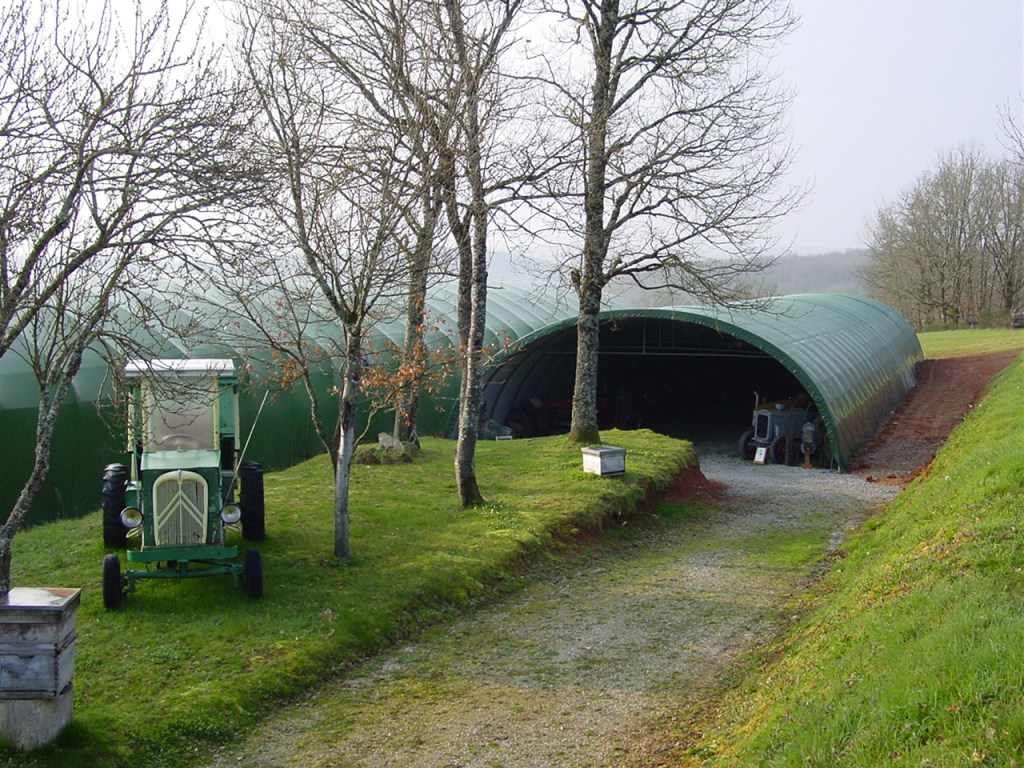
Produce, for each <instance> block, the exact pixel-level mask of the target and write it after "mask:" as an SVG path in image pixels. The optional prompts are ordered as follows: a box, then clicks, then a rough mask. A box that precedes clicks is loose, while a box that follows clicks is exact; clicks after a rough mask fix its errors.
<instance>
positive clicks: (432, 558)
mask: <svg viewBox="0 0 1024 768" xmlns="http://www.w3.org/2000/svg"><path fill="white" fill-rule="evenodd" d="M604 439H605V440H606V441H607V442H609V443H611V444H614V445H621V446H623V447H625V448H626V449H627V451H628V454H627V470H628V471H627V473H626V475H625V476H624V477H622V478H600V477H596V476H594V475H584V474H583V472H582V462H581V456H580V451H579V448H572V447H570V446H568V445H567V444H566V442H565V438H564V437H554V438H539V439H534V440H514V441H503V442H485V443H481V444H480V446H479V451H478V455H477V469H478V474H479V478H480V484H481V488H482V490H483V492H484V495H485V496H486V497H487V499H488V500H489V502H490V503H489V504H488V505H487V506H485V507H483V508H479V509H473V510H463V509H460V508H459V507H458V506H457V502H456V494H455V486H454V468H453V448H454V443H453V442H450V441H443V440H426V441H424V445H423V448H424V450H423V455H422V457H421V459H419V460H418V461H417V462H415V463H413V464H394V465H377V466H356V467H355V468H354V477H353V487H352V494H351V545H352V552H353V557H352V559H351V561H348V562H340V561H338V560H337V559H335V558H334V557H332V556H331V548H332V545H333V498H332V492H331V489H332V478H331V470H330V466H329V463H328V462H327V460H326V459H324V458H319V459H314V460H312V461H309V462H307V463H305V464H301V465H299V466H296V467H293V468H292V469H289V470H287V471H284V472H279V473H274V474H270V475H268V476H267V477H266V480H265V487H266V502H267V536H268V537H267V540H266V541H265V542H263V543H262V544H261V545H260V550H261V551H262V553H263V558H264V570H265V579H266V594H265V596H264V598H263V599H262V600H258V601H252V600H250V599H248V598H247V597H246V596H245V595H244V593H243V592H242V591H241V590H235V589H233V588H232V586H231V580H230V578H227V577H221V578H210V579H194V580H190V581H175V582H155V581H145V582H140V583H139V585H138V589H137V591H136V592H135V593H134V594H132V595H129V596H128V597H127V599H126V602H125V605H124V607H123V608H122V609H121V610H119V611H116V612H108V611H106V610H104V608H103V605H102V596H101V590H100V577H101V565H102V560H103V556H104V554H105V553H106V551H107V550H105V549H104V547H103V544H102V536H101V527H102V524H101V518H100V515H99V513H95V514H92V515H89V516H87V517H85V518H82V519H78V520H69V521H62V522H58V523H53V524H50V525H46V526H42V527H39V528H36V529H32V530H29V531H26V532H23V533H22V534H20V535H19V536H18V537H17V538H16V539H15V545H14V549H15V552H14V573H13V582H14V585H15V586H56V587H81V588H82V601H81V607H80V608H79V611H78V646H77V666H76V674H75V679H74V685H75V693H74V704H75V720H74V723H73V724H72V725H71V726H70V727H69V728H68V729H67V730H66V731H65V733H64V734H62V735H61V737H60V738H59V739H58V741H57V743H56V744H55V745H53V746H50V747H47V748H45V749H43V750H40V751H37V752H35V753H33V754H30V755H21V754H18V753H16V752H13V751H2V750H0V765H4V764H6V765H17V766H19V767H20V768H34V767H40V768H41V767H43V766H46V767H47V768H49V767H51V766H52V767H53V768H56V767H57V766H59V767H60V768H85V767H86V766H88V768H114V767H115V766H118V767H119V766H133V768H142V767H145V766H154V767H155V766H160V768H173V766H185V765H188V764H190V762H191V761H193V760H194V759H195V753H196V751H197V749H198V748H201V747H209V746H211V745H217V744H221V743H226V742H229V741H230V740H232V739H233V738H234V737H235V736H236V735H237V734H238V733H239V730H240V729H244V728H245V727H246V726H247V724H249V723H251V722H253V721H254V719H256V718H258V717H259V716H260V714H261V712H264V711H266V710H267V709H270V708H273V707H275V706H278V705H280V703H281V702H282V701H284V700H287V699H288V698H289V697H291V696H294V695H296V694H298V693H299V692H301V691H302V690H304V689H306V688H308V687H310V686H313V685H316V684H317V682H319V681H321V680H322V679H323V678H324V676H325V675H328V674H330V673H331V672H332V671H335V670H338V669H340V668H342V667H344V666H345V665H346V664H350V663H352V662H353V661H356V660H358V659H359V658H361V657H364V656H366V655H367V654H371V653H373V652H375V651H377V650H379V649H380V648H382V647H383V646H385V645H387V644H389V643H393V642H395V641H396V640H397V639H399V638H402V637H407V636H409V635H410V634H412V633H414V632H416V631H417V630H419V629H421V628H422V627H424V626H427V625H429V624H431V623H436V622H437V621H439V620H442V619H443V618H444V617H445V616H446V615H449V614H451V613H452V612H453V611H457V610H459V609H460V608H461V607H464V606H466V605H471V604H472V603H473V601H476V600H486V599H488V595H490V594H492V593H493V592H494V591H495V590H503V589H512V588H514V585H515V584H516V581H517V574H519V573H520V572H521V568H522V566H523V564H524V563H526V562H527V561H530V560H535V559H538V558H542V557H545V556H547V555H548V553H551V552H556V551H557V550H558V549H559V547H564V546H567V545H569V544H571V543H572V542H574V541H576V540H577V539H578V536H580V535H582V534H585V533H587V532H591V531H597V530H599V529H600V528H601V527H602V526H603V525H605V524H606V523H608V522H609V521H610V520H613V519H615V518H616V517H618V516H625V515H631V514H634V512H635V511H636V510H637V509H638V508H640V507H642V502H643V500H644V499H646V498H647V497H649V496H650V495H651V494H653V493H655V492H657V491H658V490H661V489H665V488H667V487H668V485H669V484H670V483H671V481H672V480H673V479H674V478H675V476H676V475H677V473H678V472H679V470H680V469H681V468H683V467H685V466H692V465H694V464H695V456H694V453H693V450H692V446H690V445H689V444H688V443H685V442H681V441H677V440H671V439H669V438H666V437H662V436H660V435H656V434H654V433H652V432H648V431H637V432H614V431H612V432H608V433H606V434H605V435H604ZM90 471H95V468H93V470H90ZM98 495H99V488H98V487H97V497H98ZM238 543H240V544H241V546H242V547H243V548H244V547H245V546H247V545H246V544H245V543H244V542H242V541H241V540H239V542H238Z"/></svg>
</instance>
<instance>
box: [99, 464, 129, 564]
mask: <svg viewBox="0 0 1024 768" xmlns="http://www.w3.org/2000/svg"><path fill="white" fill-rule="evenodd" d="M127 488H128V467H126V466H125V465H124V464H108V465H107V466H105V467H104V468H103V545H104V546H107V547H125V546H127V544H128V529H127V528H125V527H124V524H123V523H122V522H121V511H122V510H123V509H124V496H125V491H126V489H127Z"/></svg>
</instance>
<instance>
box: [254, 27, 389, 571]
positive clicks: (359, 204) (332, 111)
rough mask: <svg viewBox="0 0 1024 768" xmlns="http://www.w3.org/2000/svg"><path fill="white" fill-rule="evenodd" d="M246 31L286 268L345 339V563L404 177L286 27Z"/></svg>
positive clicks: (351, 98)
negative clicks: (373, 337)
mask: <svg viewBox="0 0 1024 768" xmlns="http://www.w3.org/2000/svg"><path fill="white" fill-rule="evenodd" d="M247 24H248V30H247V37H246V41H245V46H244V59H245V66H246V69H247V72H248V75H249V76H250V78H251V80H252V82H253V84H254V87H255V89H256V91H257V93H258V100H259V103H260V106H261V108H262V111H263V115H264V118H265V129H266V130H265V141H264V142H263V145H262V152H263V153H264V157H265V161H266V164H267V170H268V173H269V174H270V175H271V176H272V177H273V178H275V179H276V180H277V187H276V189H274V190H272V191H271V195H270V196H269V197H268V199H267V200H266V204H267V205H268V209H269V210H270V211H271V213H272V215H273V216H274V218H275V219H276V221H277V222H278V224H279V226H280V228H281V231H282V232H283V233H284V234H285V240H284V241H285V242H286V243H287V244H288V246H289V247H290V248H292V249H293V250H294V256H289V255H288V254H287V253H286V254H285V255H284V258H290V259H291V261H290V264H291V265H292V269H293V270H294V271H295V274H296V275H297V277H298V278H299V279H300V280H302V281H308V283H309V284H310V285H313V286H315V287H316V289H317V293H318V295H319V299H320V301H321V302H322V303H323V305H324V306H325V307H326V308H327V310H329V312H330V316H331V318H332V319H333V320H334V321H335V322H337V323H338V324H339V325H340V326H341V328H342V329H343V332H344V348H343V354H342V358H343V384H342V388H341V395H340V398H339V410H340V429H341V437H340V445H339V448H338V452H337V459H336V472H335V494H334V517H335V539H334V554H335V555H336V556H338V557H348V556H349V555H350V548H349V525H348V519H349V514H348V511H349V508H348V497H349V494H348V489H349V476H350V475H349V473H350V469H351V463H352V455H353V453H354V451H355V446H356V442H357V440H358V434H357V431H356V416H357V407H358V398H359V393H360V379H361V375H362V368H363V365H364V355H365V334H366V332H367V330H368V326H369V324H370V323H371V322H372V320H373V318H374V314H375V313H379V312H381V311H386V310H387V309H388V308H389V307H390V306H391V305H392V304H393V300H394V299H397V298H398V297H399V296H401V295H403V293H404V286H405V277H406V273H407V268H408V263H407V261H406V260H405V259H404V258H403V253H404V247H403V244H404V243H405V242H407V237H408V228H407V226H406V224H407V216H408V211H409V201H408V200H407V199H406V198H405V197H404V196H403V194H402V193H403V192H404V190H406V189H407V188H408V165H407V164H406V163H405V162H403V158H402V151H401V148H400V145H399V143H398V141H399V140H400V139H399V137H396V136H395V135H394V134H393V133H390V132H388V131H379V130H377V125H376V124H373V123H372V122H368V121H364V120H362V119H361V118H362V116H363V112H362V111H361V109H360V106H361V102H360V101H359V99H358V94H356V93H353V91H352V90H351V84H350V83H348V82H347V81H345V80H344V79H338V78H333V77H331V76H330V73H329V72H324V71H323V70H322V69H319V68H317V67H315V66H311V61H310V58H309V50H308V48H307V47H306V44H305V41H304V40H303V38H302V36H301V35H294V34H290V33H291V32H293V31H294V26H292V25H291V24H286V23H282V20H281V19H280V18H275V17H274V16H273V15H262V16H258V15H250V16H249V17H248V19H247ZM278 258H281V256H278ZM281 287H282V288H283V287H285V286H281ZM292 298H294V297H292Z"/></svg>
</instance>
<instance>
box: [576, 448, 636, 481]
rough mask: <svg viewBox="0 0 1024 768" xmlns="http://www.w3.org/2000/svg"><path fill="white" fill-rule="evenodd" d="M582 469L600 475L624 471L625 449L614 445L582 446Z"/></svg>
mask: <svg viewBox="0 0 1024 768" xmlns="http://www.w3.org/2000/svg"><path fill="white" fill-rule="evenodd" d="M581 450H582V451H583V471H584V472H587V473H589V474H592V475H601V476H602V477H609V476H612V477H614V476H615V475H623V474H625V473H626V449H625V448H616V447H615V446H614V445H592V446H590V447H587V448H582V449H581Z"/></svg>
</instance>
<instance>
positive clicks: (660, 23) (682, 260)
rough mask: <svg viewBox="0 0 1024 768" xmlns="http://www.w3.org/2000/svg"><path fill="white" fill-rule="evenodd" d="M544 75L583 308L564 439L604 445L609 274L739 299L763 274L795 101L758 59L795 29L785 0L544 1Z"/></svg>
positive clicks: (779, 204) (571, 263) (574, 280)
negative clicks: (559, 128) (737, 282)
mask: <svg viewBox="0 0 1024 768" xmlns="http://www.w3.org/2000/svg"><path fill="white" fill-rule="evenodd" d="M547 9H548V13H549V15H551V16H552V17H554V19H555V22H554V23H553V24H552V25H551V29H553V30H554V34H555V37H554V38H552V39H545V40H544V41H543V45H544V51H543V52H541V53H540V54H538V55H539V56H541V57H542V60H543V62H544V68H545V72H544V74H543V75H542V79H543V81H544V82H545V84H546V86H547V87H548V89H549V90H550V92H552V93H553V94H554V96H553V97H552V100H551V103H552V104H553V105H555V106H554V108H553V109H554V110H555V111H553V117H556V118H558V119H561V120H563V121H564V122H565V124H566V125H567V127H568V135H567V139H566V143H565V145H564V147H563V148H562V150H561V151H562V153H563V158H564V160H565V163H566V167H565V172H566V173H565V177H564V178H565V181H564V182H563V186H562V189H560V190H557V189H556V190H555V191H556V192H557V193H558V195H559V199H560V201H561V207H560V208H559V209H557V212H556V213H557V216H558V217H559V218H560V219H562V220H563V221H566V222H570V223H571V225H572V231H571V234H572V235H573V237H574V238H576V239H575V241H574V242H570V244H569V245H568V247H567V248H566V250H567V251H568V252H569V253H570V255H569V256H568V257H567V258H566V259H565V261H564V262H563V263H562V264H561V265H560V268H559V269H560V272H561V273H562V274H563V275H567V276H568V277H569V279H570V281H571V284H572V287H573V289H574V290H575V292H576V295H577V297H578V299H579V316H578V322H577V337H578V344H577V357H576V384H575V390H574V393H573V413H572V426H571V432H570V439H572V440H574V441H578V442H593V441H596V440H598V439H599V433H598V424H597V359H598V313H599V311H600V308H601V302H602V297H603V291H604V289H605V287H606V286H608V285H609V284H610V283H612V282H613V281H615V280H619V279H631V280H633V281H635V282H636V283H637V284H640V285H642V286H644V287H650V288H660V287H668V286H671V287H674V288H677V289H679V290H682V291H686V292H688V293H690V294H692V295H696V296H698V297H700V298H702V299H707V300H712V301H721V300H724V299H727V298H729V297H730V284H731V280H732V279H733V278H734V277H735V276H737V275H739V274H741V273H744V272H747V271H753V270H758V269H761V268H763V266H764V264H763V263H762V261H761V260H760V258H759V257H761V256H762V255H763V254H764V253H765V251H766V248H767V246H768V245H769V244H770V242H771V241H770V238H769V237H768V236H767V225H768V224H769V223H770V221H771V220H772V219H773V218H776V217H778V216H781V215H782V214H784V213H786V212H787V211H789V210H790V209H791V208H792V206H793V204H794V202H795V197H794V196H793V195H791V194H776V187H777V186H778V183H779V181H780V177H781V176H782V174H783V172H784V170H785V169H786V167H787V164H788V151H787V150H786V148H784V147H781V144H780V137H781V131H782V130H783V126H784V122H783V121H782V117H783V114H784V111H785V109H786V107H787V104H788V99H787V97H786V96H785V94H783V93H780V92H779V91H778V90H777V89H776V88H775V87H774V86H773V82H772V79H771V78H770V77H769V76H767V75H766V73H765V70H764V69H763V67H761V66H759V65H758V64H757V61H756V57H757V54H758V53H759V51H761V49H765V48H770V47H771V46H772V45H774V44H775V43H777V42H778V40H779V39H780V38H781V37H782V36H784V35H785V33H786V32H787V31H788V30H789V29H790V28H791V27H792V25H793V23H794V19H793V16H792V15H791V13H790V11H789V9H788V6H787V5H786V4H785V3H784V2H779V1H777V0H688V1H686V0H684V1H679V2H667V3H665V2H659V3H651V2H646V0H632V1H630V0H568V1H567V2H549V3H547Z"/></svg>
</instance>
